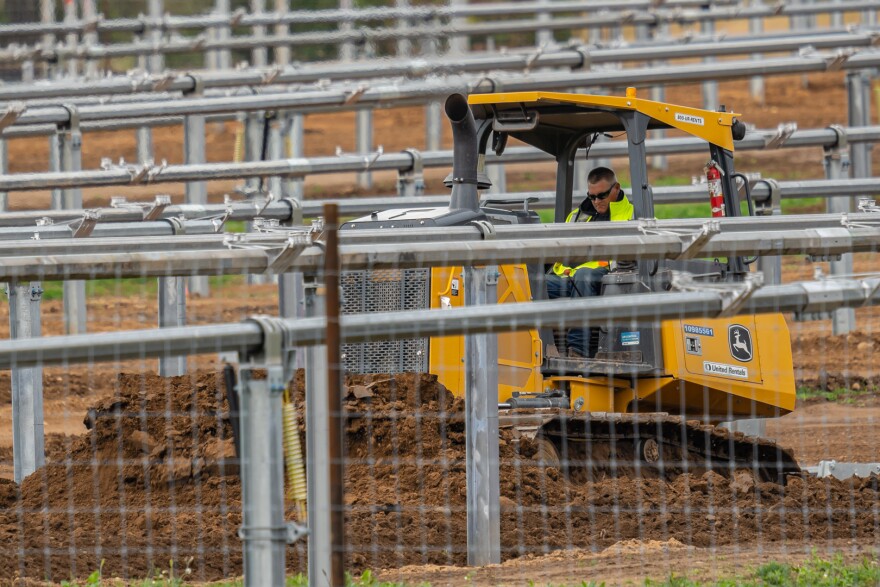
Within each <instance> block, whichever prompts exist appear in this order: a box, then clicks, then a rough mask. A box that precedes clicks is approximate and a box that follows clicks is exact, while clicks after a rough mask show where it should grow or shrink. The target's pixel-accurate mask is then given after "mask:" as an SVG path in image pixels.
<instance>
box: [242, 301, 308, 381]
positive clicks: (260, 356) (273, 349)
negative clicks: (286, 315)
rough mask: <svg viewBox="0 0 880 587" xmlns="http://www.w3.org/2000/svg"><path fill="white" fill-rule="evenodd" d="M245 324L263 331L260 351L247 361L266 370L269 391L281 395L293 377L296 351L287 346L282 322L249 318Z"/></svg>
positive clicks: (266, 317)
mask: <svg viewBox="0 0 880 587" xmlns="http://www.w3.org/2000/svg"><path fill="white" fill-rule="evenodd" d="M247 322H254V323H255V324H256V325H257V326H259V327H260V330H262V331H263V344H262V345H261V347H260V350H259V351H258V352H257V353H256V354H255V355H254V356H253V357H249V359H256V361H257V362H259V363H260V364H261V365H262V366H263V367H265V368H266V379H267V381H268V383H269V391H271V392H273V393H282V392H283V391H284V390H285V388H286V387H287V382H288V381H290V378H291V377H293V364H294V361H293V355H294V353H295V352H296V349H295V348H294V347H293V346H292V345H290V344H288V341H287V337H286V335H285V330H284V325H283V320H282V319H281V318H277V317H275V316H266V315H262V314H259V315H256V316H250V317H249V318H248V319H247Z"/></svg>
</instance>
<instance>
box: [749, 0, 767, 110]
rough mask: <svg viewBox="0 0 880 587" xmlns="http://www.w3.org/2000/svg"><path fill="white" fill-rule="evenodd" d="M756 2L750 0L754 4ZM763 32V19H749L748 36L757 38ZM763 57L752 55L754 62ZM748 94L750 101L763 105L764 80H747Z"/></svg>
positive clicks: (757, 78)
mask: <svg viewBox="0 0 880 587" xmlns="http://www.w3.org/2000/svg"><path fill="white" fill-rule="evenodd" d="M755 2H757V0H752V3H753V4H754V3H755ZM763 32H764V19H762V18H750V19H749V34H750V35H752V36H754V37H757V36H758V35H760V34H762V33H763ZM763 58H764V56H763V55H761V54H760V53H753V54H752V59H754V60H755V61H760V60H761V59H763ZM749 92H750V93H751V95H752V100H755V101H756V102H757V103H758V104H763V103H764V78H763V76H760V75H756V76H754V77H752V78H749Z"/></svg>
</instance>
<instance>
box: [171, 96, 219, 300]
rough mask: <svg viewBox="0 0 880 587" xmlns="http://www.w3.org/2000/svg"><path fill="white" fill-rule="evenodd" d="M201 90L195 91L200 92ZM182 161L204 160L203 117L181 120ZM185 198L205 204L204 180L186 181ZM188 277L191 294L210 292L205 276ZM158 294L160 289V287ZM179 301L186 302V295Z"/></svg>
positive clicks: (206, 200)
mask: <svg viewBox="0 0 880 587" xmlns="http://www.w3.org/2000/svg"><path fill="white" fill-rule="evenodd" d="M200 93H201V92H198V91H197V92H196V94H200ZM183 147H184V153H183V156H184V162H185V163H186V164H188V165H189V164H198V163H204V162H205V161H206V153H205V117H204V116H203V115H190V116H187V117H185V118H184V122H183ZM185 190H186V192H185V198H186V203H187V204H193V205H202V206H203V205H205V204H207V203H208V184H207V182H205V181H189V182H187V183H186V188H185ZM188 279H189V291H190V293H191V294H192V295H197V296H203V297H206V296H208V295H210V294H211V286H210V284H209V283H208V278H207V276H204V275H193V276H191V277H189V278H188ZM159 291H160V295H161V291H162V289H161V288H160V290H159ZM179 303H181V304H184V305H185V304H186V296H183V297H182V298H180V300H179Z"/></svg>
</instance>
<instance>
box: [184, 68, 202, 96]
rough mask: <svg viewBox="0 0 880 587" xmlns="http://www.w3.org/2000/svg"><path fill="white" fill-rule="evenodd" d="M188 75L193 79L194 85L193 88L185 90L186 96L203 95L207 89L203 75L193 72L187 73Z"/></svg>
mask: <svg viewBox="0 0 880 587" xmlns="http://www.w3.org/2000/svg"><path fill="white" fill-rule="evenodd" d="M186 77H188V78H189V79H191V80H192V81H193V87H192V89H191V90H186V91H184V92H183V95H184V96H201V95H202V93H204V91H205V82H204V81H203V80H202V78H201V76H198V75H195V74H193V73H187V74H186Z"/></svg>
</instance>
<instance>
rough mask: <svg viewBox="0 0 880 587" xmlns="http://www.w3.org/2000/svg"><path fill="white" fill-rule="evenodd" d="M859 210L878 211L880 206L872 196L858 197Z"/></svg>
mask: <svg viewBox="0 0 880 587" xmlns="http://www.w3.org/2000/svg"><path fill="white" fill-rule="evenodd" d="M858 210H859V212H880V206H878V205H877V200H875V199H874V198H859V203H858Z"/></svg>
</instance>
